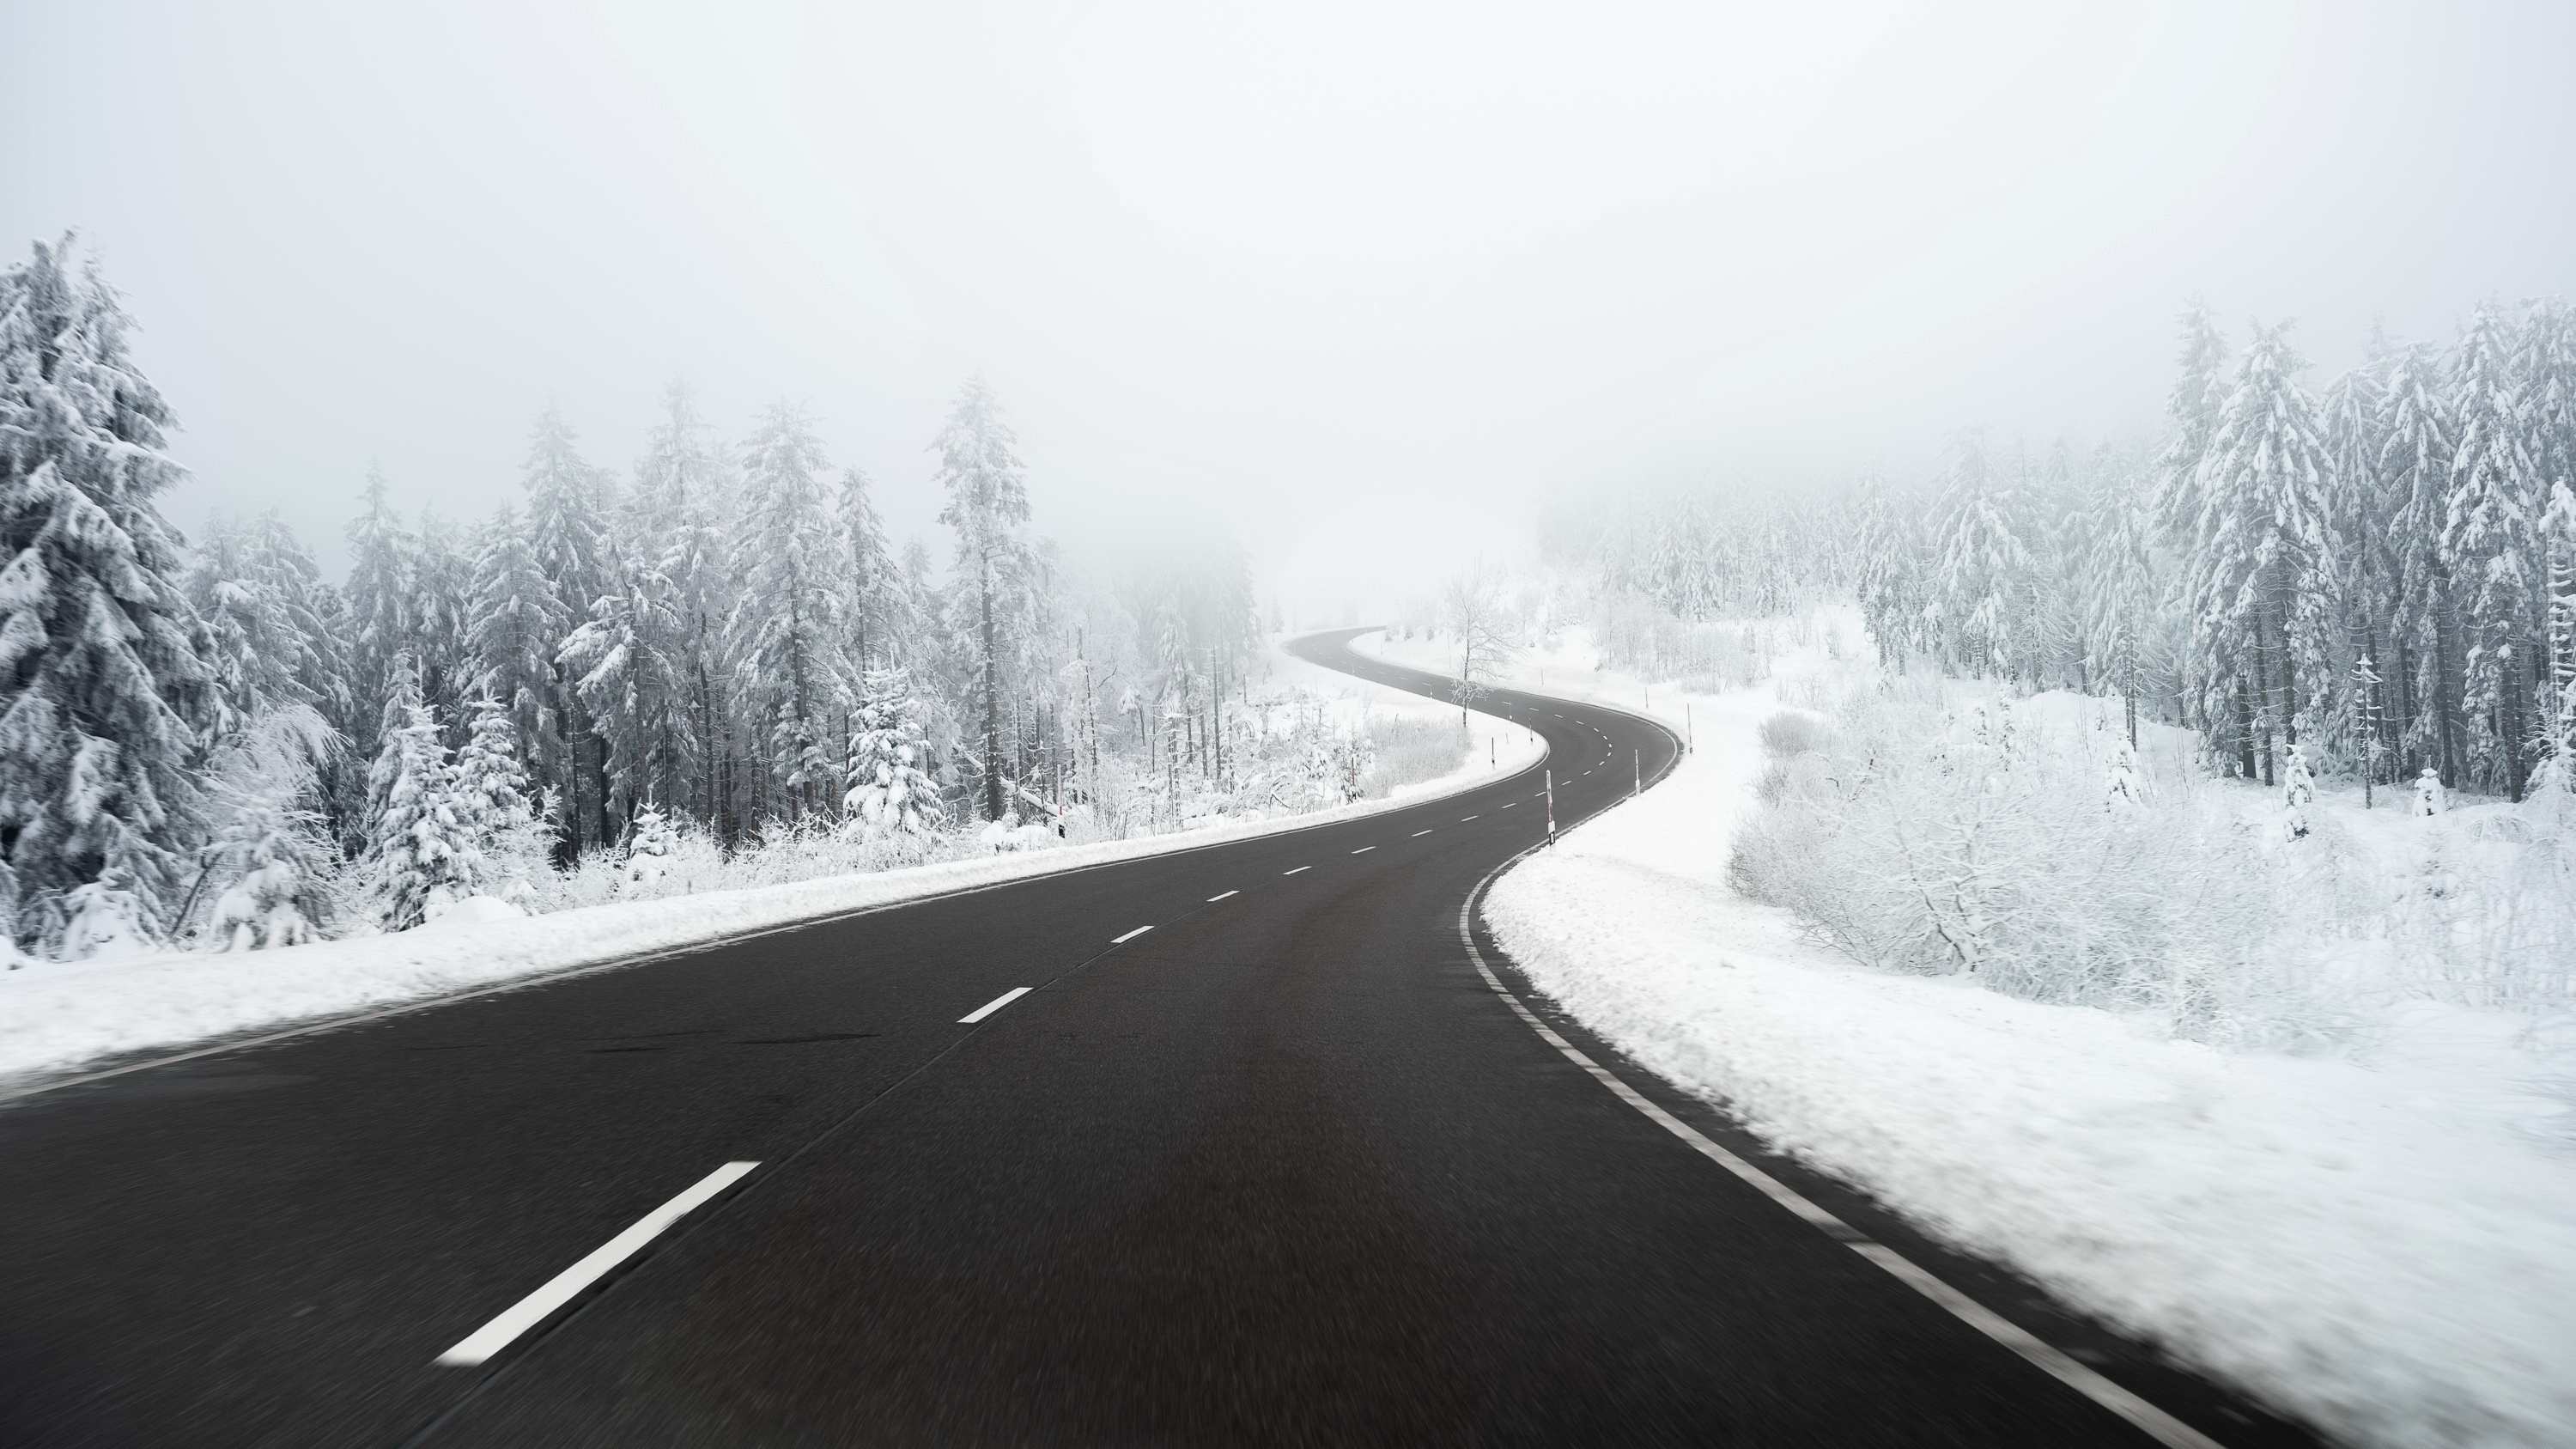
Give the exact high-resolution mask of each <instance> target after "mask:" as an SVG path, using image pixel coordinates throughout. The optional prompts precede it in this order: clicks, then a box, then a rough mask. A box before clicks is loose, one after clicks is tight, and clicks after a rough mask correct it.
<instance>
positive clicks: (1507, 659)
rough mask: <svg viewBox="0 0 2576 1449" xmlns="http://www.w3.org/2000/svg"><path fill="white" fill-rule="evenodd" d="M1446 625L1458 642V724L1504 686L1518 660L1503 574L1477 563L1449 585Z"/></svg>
mask: <svg viewBox="0 0 2576 1449" xmlns="http://www.w3.org/2000/svg"><path fill="white" fill-rule="evenodd" d="M1440 616H1441V622H1442V623H1444V624H1446V625H1447V626H1448V627H1449V628H1450V629H1451V630H1452V631H1454V632H1455V633H1456V634H1457V636H1458V722H1459V723H1460V724H1462V725H1463V724H1465V723H1466V719H1467V711H1468V709H1469V708H1470V707H1471V706H1472V705H1473V704H1474V703H1475V701H1476V700H1478V699H1479V698H1481V697H1483V695H1484V694H1485V692H1486V691H1487V690H1488V689H1490V688H1491V687H1493V686H1494V685H1496V684H1499V683H1501V682H1502V675H1503V671H1504V670H1506V669H1509V668H1511V665H1512V661H1513V660H1514V659H1515V658H1517V657H1519V654H1520V642H1519V638H1518V632H1519V631H1518V630H1517V629H1516V628H1515V627H1514V626H1515V624H1516V622H1517V621H1516V620H1515V619H1514V618H1513V617H1512V609H1511V602H1510V597H1509V594H1508V591H1507V590H1506V589H1505V588H1504V586H1503V580H1502V578H1501V577H1500V575H1499V574H1497V573H1496V572H1494V571H1493V570H1490V569H1488V568H1486V567H1485V563H1484V560H1482V559H1478V560H1477V561H1476V562H1475V563H1473V564H1470V565H1469V566H1468V567H1467V568H1466V569H1465V570H1464V571H1462V572H1460V573H1458V574H1457V575H1455V576H1454V577H1452V578H1451V579H1450V580H1449V583H1448V585H1447V587H1446V588H1444V589H1443V590H1442V591H1441V596H1440Z"/></svg>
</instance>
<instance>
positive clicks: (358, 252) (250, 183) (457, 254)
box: [0, 0, 2576, 604]
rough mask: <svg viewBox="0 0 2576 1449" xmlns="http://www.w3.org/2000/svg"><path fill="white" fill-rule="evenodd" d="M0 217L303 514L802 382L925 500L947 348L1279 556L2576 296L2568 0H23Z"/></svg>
mask: <svg viewBox="0 0 2576 1449" xmlns="http://www.w3.org/2000/svg"><path fill="white" fill-rule="evenodd" d="M7 29H8V32H9V37H10V38H9V42H8V44H7V46H6V48H5V50H0V140H4V141H5V145H0V240H5V241H6V243H7V245H8V246H9V247H11V248H12V249H16V248H21V247H23V246H24V245H25V243H26V242H27V241H28V240H29V239H32V238H36V237H51V236H53V235H55V234H57V233H59V232H61V231H62V230H63V229H65V228H70V227H77V228H79V229H80V231H81V233H82V235H83V237H84V238H85V239H86V242H87V243H88V244H89V245H90V246H92V247H94V248H96V250H97V251H98V253H99V254H100V255H101V256H102V258H103V260H104V262H105V265H106V267H107V270H108V274H109V276H110V278H111V279H112V280H113V281H114V282H115V283H116V284H117V285H119V286H120V287H121V288H123V289H124V290H125V292H126V293H127V294H128V299H129V304H130V306H131V307H132V309H133V311H134V312H135V314H136V316H137V317H138V318H139V320H140V321H141V323H142V325H143V327H144V329H145V330H144V332H143V334H142V336H141V337H140V338H139V339H138V347H139V351H140V354H141V357H142V359H143V361H144V364H145V366H146V368H147V370H148V371H149V372H150V373H151V375H152V376H153V377H154V379H155V380H156V381H157V382H158V383H159V384H160V385H161V387H162V389H163V390H164V392H165V393H167V394H168V396H169V397H170V399H171V401H172V403H173V404H174V405H175V406H176V407H177V409H178V410H179V412H180V415H181V419H182V421H183V423H184V424H185V425H186V431H185V432H184V433H183V434H182V435H181V436H180V438H179V441H178V451H179V453H180V456H181V457H182V459H183V460H184V461H186V462H187V463H188V464H190V465H191V466H192V467H193V468H194V469H195V470H196V475H197V476H196V479H195V481H194V482H192V483H191V484H190V485H189V487H188V488H187V490H186V491H184V492H183V493H182V494H181V495H180V496H179V497H177V498H176V499H174V500H173V501H172V504H171V508H170V511H171V514H172V516H173V517H174V519H175V520H176V521H177V522H179V523H180V524H181V526H182V527H183V528H193V527H195V526H196V524H197V523H198V522H199V521H200V520H201V519H202V518H203V516H204V515H205V513H206V512H207V511H208V510H209V509H210V508H216V507H237V508H265V507H269V506H272V505H274V506H279V507H282V508H284V509H285V510H286V512H287V514H288V516H289V517H290V518H291V519H292V520H293V521H294V522H295V523H296V525H297V526H298V527H299V528H300V529H301V530H302V531H304V532H305V533H306V535H307V536H308V537H310V538H312V539H313V540H314V541H315V542H316V543H317V544H318V545H320V546H322V547H323V548H324V549H325V551H326V556H328V557H330V558H331V559H333V560H334V562H335V565H336V561H337V560H338V558H339V557H340V556H341V550H340V546H339V539H338V535H339V529H340V526H341V524H342V522H343V521H344V520H345V519H346V517H347V516H348V514H349V513H350V511H351V509H352V507H353V498H354V495H355V493H356V491H357V489H358V487H359V485H360V481H361V479H362V477H363V475H364V473H365V471H366V468H367V466H368V463H369V461H370V460H371V459H373V460H380V461H381V462H382V464H383V466H384V468H385V470H386V472H387V473H388V474H389V475H390V477H391V478H392V480H393V484H394V488H395V490H396V493H397V496H398V499H399V500H400V502H401V503H402V505H403V506H404V507H405V508H406V509H410V508H415V507H417V506H419V505H420V504H422V503H425V502H434V503H435V504H436V505H437V506H438V507H439V508H440V509H442V510H444V511H446V512H448V513H450V514H451V515H454V516H460V517H462V516H470V515H477V514H480V513H483V512H485V511H488V510H489V509H490V508H491V507H493V506H494V505H496V504H498V503H499V502H501V501H503V500H504V499H505V498H508V497H511V496H513V495H514V494H515V493H516V492H517V478H518V471H519V462H520V459H521V457H522V454H523V452H524V448H525V437H526V433H527V429H528V424H529V421H530V419H531V418H532V417H533V415H534V414H535V413H536V412H537V410H538V409H539V408H540V407H542V406H543V405H544V404H545V402H546V401H547V399H548V398H550V397H551V398H555V399H559V400H560V402H561V404H562V406H563V408H564V410H565V413H566V414H567V416H568V417H569V418H570V420H571V421H572V422H573V424H574V426H575V427H576V428H578V429H579V430H580V431H581V432H582V434H583V440H584V446H585V448H586V449H587V450H588V452H589V453H590V455H591V456H592V457H593V458H594V459H595V460H597V461H599V462H602V463H606V464H611V465H614V466H617V467H619V468H621V469H622V468H625V467H626V466H628V465H630V464H631V463H632V462H633V461H634V458H635V456H636V454H637V453H638V451H639V450H640V448H641V446H642V442H643V434H644V429H645V427H646V426H647V423H648V420H649V415H650V413H651V411H652V408H653V406H654V403H655V400H656V398H657V396H658V394H659V393H660V392H661V390H662V387H663V385H664V383H665V382H666V381H667V380H669V379H670V378H672V377H675V376H680V377H686V378H688V379H689V380H690V381H692V382H693V383H694V384H695V385H696V386H697V387H698V389H699V391H700V394H701V397H702V400H703V402H704V404H705V405H706V407H707V409H708V411H709V412H710V414H711V415H712V416H713V418H714V420H715V421H716V422H717V423H718V424H719V425H720V426H723V427H726V428H728V429H731V430H739V428H740V426H741V424H742V423H743V421H744V420H745V419H746V418H747V417H748V416H749V414H750V412H751V410H752V409H753V408H754V407H756V406H757V405H759V404H760V403H762V402H765V401H768V400H772V399H776V398H779V397H782V396H786V397H793V398H797V399H802V400H805V401H807V402H809V403H810V404H811V405H812V406H813V408H814V409H815V410H816V411H817V412H818V413H820V414H821V415H822V417H823V418H824V419H825V428H826V436H827V438H828V439H829V442H830V444H831V447H832V450H833V455H834V458H835V461H837V462H851V463H856V464H858V465H860V466H862V467H864V468H866V469H867V470H868V471H869V472H870V473H871V474H872V475H874V476H875V477H876V478H877V480H878V481H879V484H880V486H881V488H882V490H883V494H884V497H885V501H886V505H887V512H888V514H889V517H890V519H891V521H892V522H893V523H894V525H895V526H896V528H897V529H898V531H899V532H902V533H918V534H921V535H924V536H926V537H929V538H931V539H932V540H933V543H934V546H935V547H936V548H938V549H939V550H940V551H941V553H942V556H943V557H944V554H945V549H946V547H947V541H946V539H945V537H944V535H943V534H941V533H940V532H939V531H938V530H937V529H936V527H935V525H934V524H933V523H932V521H931V519H932V515H933V514H934V513H935V511H936V507H937V504H936V500H935V499H934V498H933V497H932V496H931V491H930V484H929V477H930V469H931V460H930V458H929V457H928V456H927V455H926V454H925V453H924V452H923V448H924V446H925V445H926V444H927V443H928V441H929V439H930V438H931V436H932V435H933V433H934V432H936V430H937V428H938V425H939V421H940V418H941V416H942V413H943V410H944V408H945V405H946V402H947V399H948V398H949V396H950V395H951V394H952V393H953V391H954V390H955V388H956V386H957V383H958V382H959V380H960V379H962V378H963V377H964V376H965V375H966V374H968V373H969V372H972V371H974V370H977V369H981V370H982V371H983V372H984V373H985V374H986V375H987V376H988V377H989V378H990V379H991V380H992V382H993V384H994V385H995V387H996V388H997V390H998V391H999V393H1000V395H1001V397H1002V399H1003V401H1004V403H1005V404H1006V405H1007V406H1008V408H1009V409H1010V411H1011V415H1012V418H1013V420H1014V422H1015V423H1016V425H1017V427H1018V428H1019V431H1020V435H1021V438H1022V441H1023V444H1024V450H1023V451H1024V455H1025V456H1026V458H1027V460H1028V462H1029V464H1030V469H1031V479H1030V491H1031V496H1032V499H1033V501H1034V503H1035V506H1036V509H1037V524H1038V526H1039V527H1040V529H1041V530H1043V531H1046V532H1049V533H1052V534H1055V535H1057V536H1059V537H1061V538H1064V539H1066V540H1068V541H1069V542H1072V543H1073V544H1075V545H1076V546H1078V547H1089V546H1094V545H1097V544H1099V543H1101V542H1103V541H1106V540H1114V539H1116V538H1118V537H1120V536H1122V535H1125V534H1128V533H1130V532H1132V531H1133V530H1135V529H1136V528H1137V526H1138V525H1139V523H1140V521H1142V520H1148V519H1154V518H1158V517H1165V516H1169V515H1172V514H1175V513H1189V514H1199V515H1208V516H1211V517H1212V518H1213V519H1215V520H1216V521H1218V522H1220V523H1221V524H1222V525H1223V526H1225V527H1228V528H1231V529H1232V530H1234V531H1235V532H1236V533H1237V534H1238V535H1240V536H1241V537H1242V538H1243V539H1244V540H1245V541H1246V542H1247V544H1249V545H1250V546H1251V547H1252V548H1253V550H1254V552H1255V555H1256V557H1257V558H1258V559H1259V560H1260V561H1261V563H1262V565H1263V568H1264V571H1265V573H1266V574H1267V575H1268V576H1269V579H1270V581H1271V583H1272V585H1273V586H1274V587H1280V588H1284V589H1286V590H1287V591H1288V592H1289V594H1290V596H1291V598H1292V601H1293V600H1297V599H1301V598H1302V599H1305V600H1307V601H1309V602H1311V603H1315V604H1321V603H1323V602H1325V598H1324V596H1325V595H1328V594H1330V595H1335V596H1338V595H1339V594H1342V593H1354V594H1359V593H1364V592H1365V591H1366V590H1367V589H1368V588H1369V587H1370V586H1371V585H1372V584H1378V583H1383V582H1384V581H1386V580H1390V579H1400V578H1403V577H1405V576H1406V575H1407V573H1408V572H1410V573H1412V574H1418V575H1422V576H1428V575H1431V574H1436V573H1437V572H1438V571H1440V570H1441V569H1443V568H1445V567H1446V566H1447V564H1448V562H1449V561H1450V560H1451V559H1452V558H1454V557H1456V556H1457V555H1459V554H1460V553H1462V552H1464V551H1469V550H1476V549H1482V550H1486V551H1488V552H1492V553H1499V554H1511V553H1518V552H1525V551H1527V550H1528V548H1529V547H1530V543H1531V531H1532V528H1533V525H1534V522H1535V518H1536V505H1537V502H1538V500H1539V498H1540V497H1541V496H1542V495H1543V494H1545V493H1547V492H1549V491H1551V490H1557V491H1566V492H1571V493H1572V494H1573V495H1574V496H1577V497H1581V496H1585V495H1586V494H1587V493H1588V492H1591V491H1597V490H1603V489H1607V488H1610V487H1615V486H1618V485H1621V484H1624V483H1627V482H1631V481H1635V480H1641V479H1642V480H1658V481H1665V480H1676V479H1708V480H1716V481H1724V482H1727V483H1730V484H1742V485H1745V486H1766V485H1772V484H1780V483H1786V484H1802V483H1805V482H1809V481H1812V480H1816V479H1830V478H1836V477H1841V476H1847V475H1849V474H1850V473H1852V472H1853V471H1855V470H1857V469H1859V468H1862V467H1864V466H1869V465H1872V464H1878V465H1881V466H1884V467H1887V468H1889V469H1890V470H1891V471H1895V472H1898V473H1905V472H1910V471H1913V470H1916V469H1918V468H1919V467H1921V466H1922V464H1923V462H1924V460H1925V459H1926V458H1928V456H1929V454H1930V453H1931V451H1932V450H1933V449H1934V448H1935V447H1936V446H1937V445H1938V443H1939V441H1940V439H1941V438H1942V437H1943V436H1944V435H1945V434H1946V433H1947V432H1949V431H1950V430H1951V429H1953V428H1956V427H1958V426H1961V425H1964V424H1983V425H1986V426H1988V427H1990V428H1993V429H1995V430H1997V431H1999V432H2001V433H2003V434H2005V435H2007V436H2009V435H2010V434H2012V433H2015V432H2021V433H2026V434H2029V435H2031V436H2033V437H2034V438H2037V437H2045V436H2048V435H2051V434H2054V433H2057V432H2060V431H2066V432H2071V433H2074V434H2077V435H2079V436H2082V437H2087V438H2090V437H2096V436H2100V435H2102V434H2105V433H2116V432H2122V431H2127V430H2133V429H2140V428H2144V427H2147V426H2150V425H2152V423H2153V422H2154V419H2155V414H2156V409H2157V407H2158V406H2159V404H2160V402H2161V398H2162V394H2163V391H2164V388H2165V386H2166V384H2167V382H2168V380H2169V374H2170V371H2171V354H2172V351H2173V346H2172V341H2171V334H2172V331H2173V315H2174V313H2175V311H2176V309H2177V306H2178V304H2179V302H2180V300H2181V299H2182V298H2183V297H2184V296H2185V295H2186V294H2189V293H2193V292H2198V293H2201V294H2203V295H2205V296H2206V297H2207V298H2208V299H2209V301H2210V302H2211V303H2212V304H2213V305H2214V306H2215V307H2216V308H2217V309H2218V310H2219V311H2220V313H2221V314H2222V315H2223V316H2224V317H2225V318H2226V319H2227V321H2228V322H2229V324H2230V326H2231V328H2232V330H2234V331H2235V332H2236V333H2238V334H2239V335H2241V333H2242V331H2243V324H2244V321H2245V319H2246V318H2247V317H2248V316H2259V317H2262V318H2264V319H2266V320H2269V319H2271V318H2274V317H2277V316H2283V315H2291V316H2296V317H2298V318H2300V319H2301V333H2300V335H2301V337H2302V338H2303V340H2304V343H2305V345H2306V348H2307V351H2308V352H2309V354H2310V356H2312V357H2313V358H2315V359H2316V360H2317V361H2318V362H2319V363H2320V364H2321V365H2327V366H2340V365H2342V364H2344V363H2346V362H2348V361H2350V360H2351V358H2352V357H2353V356H2354V355H2355V353H2356V352H2357V348H2358V343H2359V340H2360V338H2361V336H2362V334H2363V332H2364V330H2365V329H2366V328H2367V327H2368V326H2369V324H2370V322H2371V319H2372V318H2373V317H2374V316H2384V317H2385V318H2386V320H2387V323H2388V325H2389V326H2390V327H2391V328H2392V329H2394V330H2395V331H2398V332H2400V333H2403V334H2408V335H2415V336H2430V337H2436V338H2447V337H2448V336H2449V335H2450V334H2451V330H2452V327H2453V324H2454V322H2455V320H2456V318H2457V316H2458V315H2459V314H2460V313H2461V312H2462V311H2464V310H2465V309H2466V308H2467V307H2469V306H2470V305H2473V304H2474V303H2475V302H2477V301H2478V300H2479V299H2482V298H2488V297H2494V298H2500V299H2504V300H2507V301H2511V300H2513V299H2517V298H2520V297H2523V296H2528V295H2531V294H2534V293H2540V292H2571V291H2576V227H2572V226H2571V222H2576V185H2571V184H2570V177H2571V174H2576V165H2571V154H2576V146H2571V143H2576V86H2571V85H2570V84H2569V83H2568V80H2567V65H2568V60H2569V57H2570V56H2571V55H2572V54H2576V5H2571V4H2568V3H2565V0H2552V3H2513V4H2505V3H2496V4H2476V3H2458V0H2443V3H2439V4H2433V3H2425V0H2412V3H2340V4H2261V3H2246V0H2232V3H2210V4H2199V3H2173V0H2165V3H2158V4H2119V5H2100V6H2086V5H2080V4H2074V3H2068V0H2054V3H2033V4H2027V5H1977V4H1968V3H1958V0H1952V3H1921V4H1916V3H1898V0H1856V3H1830V0H1828V3H1815V0H1806V3H1800V4H1794V5H1792V4H1782V3H1777V0H1767V3H1760V4H1740V5H1731V4H1723V3H1699V4H1676V5H1634V6H1627V5H1618V4H1613V3H1607V0H1586V3H1582V4H1573V5H1562V6H1519V5H1511V4H1506V3H1495V0H1485V3H1477V4H1466V5H1456V6H1407V5H1402V4H1396V3H1389V0H1372V3H1363V4H1341V3H1337V0H1299V3H1295V4H1284V5H1271V6H1231V5H1221V4H1209V3H1204V0H1202V3H1172V4H1130V3H1106V4H1097V5H1090V4H1077V3H1066V4H1028V5H1002V4H974V3H956V0H941V3H933V4H915V5H907V6H864V5H851V6H831V5H822V4H814V5H798V4H795V3H778V0H730V3H726V4H722V5H715V4H707V5H685V4H663V3H637V0H619V3H598V4H585V3H563V0H508V3H479V0H437V3H431V4H403V3H383V0H378V3H369V4H349V3H346V0H330V3H312V4H256V3H241V4H230V5H205V4H188V3H176V0H172V3H118V0H81V3H41V4H39V3H28V0H21V3H19V4H16V5H12V6H11V7H10V19H9V23H8V27H7Z"/></svg>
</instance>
